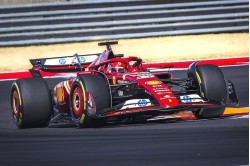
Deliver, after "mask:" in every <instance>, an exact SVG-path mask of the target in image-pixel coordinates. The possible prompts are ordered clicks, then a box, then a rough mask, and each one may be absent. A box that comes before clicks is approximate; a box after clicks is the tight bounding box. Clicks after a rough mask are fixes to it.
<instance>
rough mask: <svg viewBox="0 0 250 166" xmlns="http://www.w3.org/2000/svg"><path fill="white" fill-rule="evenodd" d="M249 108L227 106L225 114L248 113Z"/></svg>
mask: <svg viewBox="0 0 250 166" xmlns="http://www.w3.org/2000/svg"><path fill="white" fill-rule="evenodd" d="M248 113H249V108H226V109H225V112H224V114H223V115H231V114H248Z"/></svg>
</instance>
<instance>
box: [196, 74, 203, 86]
mask: <svg viewBox="0 0 250 166" xmlns="http://www.w3.org/2000/svg"><path fill="white" fill-rule="evenodd" d="M196 76H197V79H198V82H199V84H201V83H202V81H201V77H200V75H199V73H198V72H196Z"/></svg>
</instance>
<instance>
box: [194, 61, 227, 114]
mask: <svg viewBox="0 0 250 166" xmlns="http://www.w3.org/2000/svg"><path fill="white" fill-rule="evenodd" d="M196 71H197V72H196V76H197V82H198V84H199V86H200V95H201V96H202V97H203V98H205V99H206V100H208V101H210V102H215V103H216V104H218V106H217V107H215V108H202V109H199V110H198V111H195V112H194V115H195V116H196V117H197V118H198V119H207V118H219V117H220V116H221V115H222V114H223V113H224V110H225V104H226V100H227V88H226V82H225V79H224V76H223V73H222V71H221V70H220V68H219V67H217V66H215V65H202V66H198V67H197V69H196Z"/></svg>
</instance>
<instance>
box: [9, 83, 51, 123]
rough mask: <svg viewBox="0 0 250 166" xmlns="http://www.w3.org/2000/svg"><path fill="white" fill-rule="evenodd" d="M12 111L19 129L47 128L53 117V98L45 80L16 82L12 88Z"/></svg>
mask: <svg viewBox="0 0 250 166" xmlns="http://www.w3.org/2000/svg"><path fill="white" fill-rule="evenodd" d="M11 109H12V115H13V118H14V122H15V124H16V125H17V127H18V128H32V127H45V126H47V125H48V122H49V121H50V117H51V110H52V106H51V97H50V92H49V89H48V86H47V83H46V82H45V80H44V79H43V78H28V79H19V80H16V81H15V82H14V83H13V84H12V87H11Z"/></svg>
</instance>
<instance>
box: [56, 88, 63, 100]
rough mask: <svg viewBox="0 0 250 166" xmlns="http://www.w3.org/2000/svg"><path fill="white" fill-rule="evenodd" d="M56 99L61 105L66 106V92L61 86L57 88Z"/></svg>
mask: <svg viewBox="0 0 250 166" xmlns="http://www.w3.org/2000/svg"><path fill="white" fill-rule="evenodd" d="M56 97H57V102H58V103H59V104H64V90H63V86H62V85H61V84H60V85H58V86H57V87H56Z"/></svg>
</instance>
